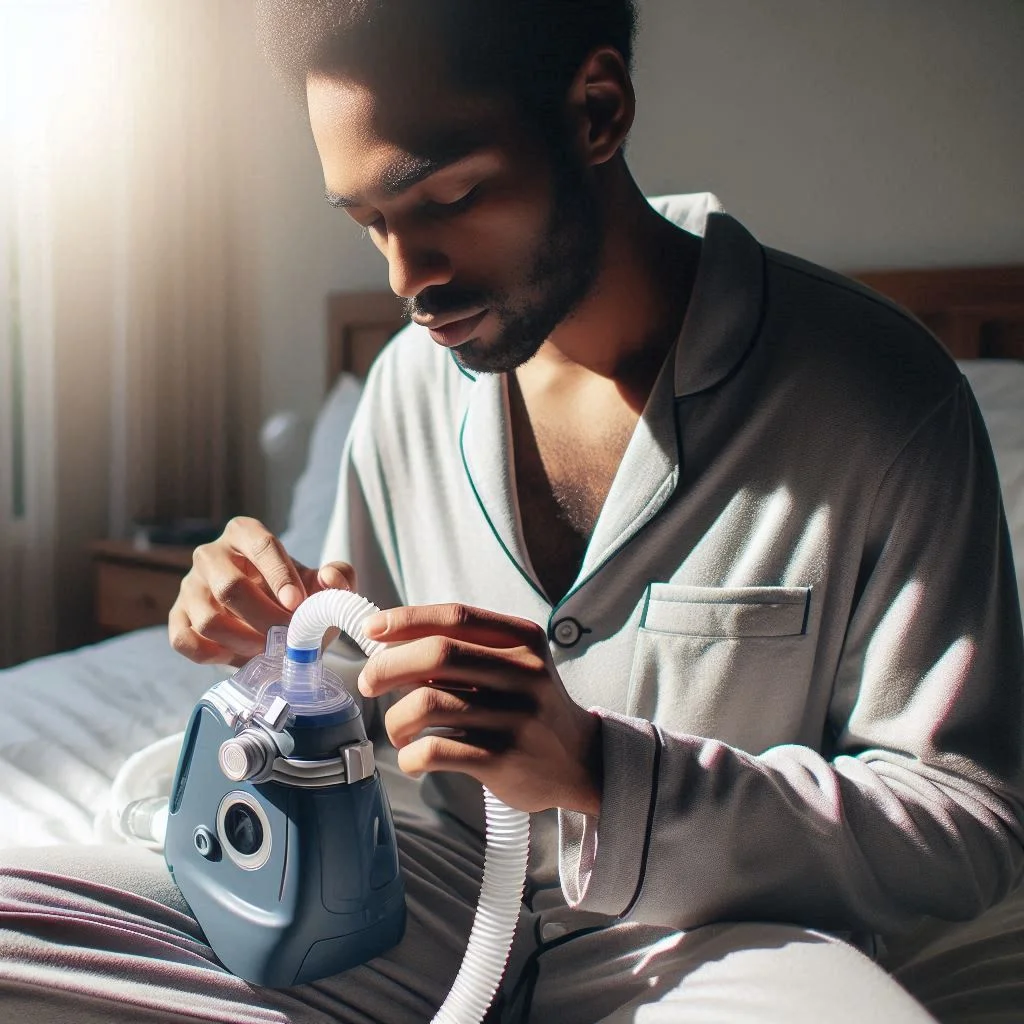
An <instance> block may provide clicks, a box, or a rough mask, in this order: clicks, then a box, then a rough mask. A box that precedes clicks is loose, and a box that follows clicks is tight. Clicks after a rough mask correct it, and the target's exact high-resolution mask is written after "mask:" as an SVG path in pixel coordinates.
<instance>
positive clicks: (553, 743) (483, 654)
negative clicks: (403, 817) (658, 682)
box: [359, 604, 601, 815]
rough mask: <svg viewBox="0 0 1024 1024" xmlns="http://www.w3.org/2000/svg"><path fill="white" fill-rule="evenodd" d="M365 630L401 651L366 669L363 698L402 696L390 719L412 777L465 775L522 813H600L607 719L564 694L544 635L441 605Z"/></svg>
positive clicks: (493, 615)
mask: <svg viewBox="0 0 1024 1024" xmlns="http://www.w3.org/2000/svg"><path fill="white" fill-rule="evenodd" d="M364 629H365V632H366V635H367V636H368V637H369V638H370V639H372V640H379V641H381V642H383V643H386V644H389V645H390V644H395V645H396V646H393V647H391V646H389V647H388V648H387V649H385V650H383V651H379V652H378V653H377V654H375V655H374V656H373V657H372V658H371V659H370V660H369V661H368V662H367V664H366V666H365V667H364V668H363V671H362V673H361V674H360V677H359V691H360V693H362V694H363V695H364V696H366V697H379V696H380V695H381V694H384V693H388V692H390V691H392V690H397V691H399V692H402V693H403V694H404V695H403V696H401V697H400V699H399V700H398V701H397V702H396V703H395V704H393V705H392V706H391V707H390V708H389V709H388V711H387V714H386V715H385V717H384V724H385V728H386V729H387V733H388V737H389V738H390V740H391V742H392V743H393V744H394V745H395V747H396V748H397V749H398V765H399V767H400V768H401V769H402V770H403V771H405V772H408V773H409V774H412V775H418V774H420V773H422V772H431V771H453V772H464V773H465V774H467V775H471V776H473V778H475V779H477V780H478V781H479V782H480V783H482V784H483V785H485V786H486V787H487V788H488V789H489V790H490V791H491V792H492V793H494V795H495V796H497V797H498V799H499V800H501V801H503V802H504V803H506V804H508V805H509V806H510V807H515V808H517V809H518V810H521V811H530V812H533V811H542V810H547V809H548V808H551V807H560V808H563V809H565V810H575V811H582V812H584V813H586V814H592V815H597V814H598V813H599V811H600V807H601V754H600V719H599V718H598V716H597V715H595V714H593V713H592V712H589V711H586V710H585V709H584V708H581V707H580V706H579V705H578V704H576V703H575V702H574V701H573V700H572V698H571V697H570V696H569V695H568V694H567V693H566V692H565V687H564V686H563V685H562V681H561V680H560V679H559V678H558V673H557V671H556V670H555V666H554V664H553V663H552V661H551V654H550V651H549V649H548V641H547V637H546V635H545V633H544V630H543V628H542V627H541V626H539V625H537V623H535V622H529V621H528V620H526V619H517V618H513V617H511V616H508V615H500V614H498V613H497V612H490V611H484V610H483V609H480V608H471V607H467V606H466V605H461V604H442V605H417V606H413V607H404V608H392V609H390V610H389V611H386V612H382V613H380V614H379V615H375V616H373V617H372V618H371V619H369V620H367V623H366V624H365V627H364ZM425 730H431V731H430V732H427V733H426V735H424V731H425Z"/></svg>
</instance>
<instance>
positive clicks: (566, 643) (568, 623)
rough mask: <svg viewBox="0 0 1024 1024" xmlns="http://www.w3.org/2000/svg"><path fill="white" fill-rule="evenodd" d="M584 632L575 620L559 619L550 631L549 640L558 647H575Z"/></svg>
mask: <svg viewBox="0 0 1024 1024" xmlns="http://www.w3.org/2000/svg"><path fill="white" fill-rule="evenodd" d="M585 632H587V631H586V630H585V629H584V628H583V627H582V626H581V625H580V624H579V623H578V622H577V621H576V620H575V619H569V618H566V619H559V620H558V621H557V622H556V623H555V625H554V627H553V628H552V630H551V639H552V640H554V641H555V643H556V644H558V646H559V647H575V646H576V644H578V643H579V640H580V637H581V636H583V634H584V633H585Z"/></svg>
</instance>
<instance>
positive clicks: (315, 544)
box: [281, 373, 363, 566]
mask: <svg viewBox="0 0 1024 1024" xmlns="http://www.w3.org/2000/svg"><path fill="white" fill-rule="evenodd" d="M362 393H363V384H362V381H361V380H360V379H359V378H358V377H353V376H352V375H351V374H349V373H343V374H342V375H341V376H340V377H339V378H338V380H337V383H336V384H335V385H334V387H332V388H331V390H330V393H329V394H328V395H327V398H326V399H325V400H324V404H323V406H322V407H321V409H320V412H319V413H318V415H317V418H316V423H315V424H314V425H313V433H312V436H311V437H310V441H309V451H308V454H307V456H306V468H305V469H304V470H303V471H302V476H300V477H299V479H298V482H297V483H296V484H295V490H294V492H293V493H292V504H291V509H290V510H289V512H288V527H287V529H286V530H285V531H284V532H283V533H282V534H281V542H282V543H283V544H284V547H285V550H286V551H287V552H288V554H290V555H291V556H292V557H293V558H297V559H298V560H299V561H300V562H302V563H303V565H309V566H314V565H319V564H320V550H321V548H322V547H323V543H324V537H325V536H326V535H327V526H328V524H329V523H330V519H331V512H332V511H333V510H334V499H335V495H336V494H337V491H338V470H339V468H340V466H341V450H342V448H343V447H344V445H345V438H346V437H348V431H349V428H350V427H351V426H352V417H353V416H354V415H355V411H356V406H357V405H358V404H359V398H360V396H361V395H362Z"/></svg>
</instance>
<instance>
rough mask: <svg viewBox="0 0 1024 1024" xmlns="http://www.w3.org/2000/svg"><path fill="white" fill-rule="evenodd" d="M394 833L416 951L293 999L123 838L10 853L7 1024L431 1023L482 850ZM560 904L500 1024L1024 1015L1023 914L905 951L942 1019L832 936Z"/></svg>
mask: <svg viewBox="0 0 1024 1024" xmlns="http://www.w3.org/2000/svg"><path fill="white" fill-rule="evenodd" d="M396 825H397V827H398V829H399V849H400V856H401V860H402V868H403V872H404V875H405V879H406V899H407V905H408V924H407V928H406V934H405V937H404V938H403V940H402V942H401V943H400V944H399V945H398V946H396V947H395V948H394V949H393V950H391V951H390V952H389V953H388V954H386V955H385V956H382V957H379V958H377V959H375V960H372V961H370V962H369V963H367V964H365V965H363V966H360V967H356V968H353V969H352V970H350V971H347V972H345V973H343V974H340V975H337V976H335V977H332V978H328V979H325V980H322V981H319V982H315V983H313V984H308V985H301V986H296V987H293V988H290V989H283V990H272V989H265V988H260V987H257V986H254V985H251V984H249V983H247V982H245V981H243V980H241V979H239V978H236V977H234V976H232V975H231V974H228V973H227V972H226V971H224V970H223V968H221V967H220V966H219V965H218V963H217V961H216V958H215V957H214V955H213V953H212V951H211V950H210V948H209V947H208V946H207V945H206V943H205V941H204V940H203V935H202V932H201V930H200V928H199V926H198V925H197V924H196V922H195V920H194V918H193V917H192V916H191V914H190V913H189V911H188V907H187V905H186V904H185V903H184V901H183V899H182V897H181V895H180V893H178V891H177V889H176V888H175V886H174V884H173V882H172V881H171V879H170V876H169V874H168V872H167V870H166V867H165V866H164V862H163V858H162V857H161V856H160V855H159V854H154V853H151V852H149V851H146V850H142V849H138V848H132V847H119V846H107V847H87V846H80V847H48V848H38V849H28V850H7V851H3V852H2V853H0V1020H2V1021H4V1022H6V1021H12V1022H13V1021H18V1022H21V1021H32V1022H35V1024H101V1022H102V1024H119V1022H125V1024H127V1022H131V1024H142V1022H148V1021H162V1022H164V1021H165V1022H170V1021H175V1022H178V1021H181V1022H184V1021H192V1022H194V1021H218V1022H231V1024H271V1022H272V1024H286V1022H288V1024H328V1022H330V1024H334V1022H343V1024H374V1022H380V1024H421V1022H425V1021H429V1020H431V1018H432V1017H433V1015H434V1013H435V1012H436V1010H437V1008H438V1006H439V1005H440V1004H441V1003H442V1002H443V1000H444V997H445V995H446V994H447V992H448V989H449V988H450V986H451V984H452V981H453V979H454V977H455V974H456V971H457V969H458V966H459V964H460V963H461V959H462V954H463V951H464V949H465V946H466V940H467V936H468V934H469V929H470V926H471V923H472V919H473V914H474V912H475V908H476V901H477V896H478V892H479V880H480V873H481V870H482V850H481V848H480V845H479V843H473V842H467V841H466V836H464V835H457V834H454V833H453V830H452V829H451V828H450V827H448V828H440V827H438V821H437V820H436V819H431V818H430V817H429V816H427V815H402V814H400V813H398V812H396ZM468 834H469V833H468V832H467V835H468ZM550 896H551V900H550V902H551V905H550V906H549V907H547V908H546V909H544V908H539V905H540V904H542V903H543V899H542V898H538V899H536V900H534V901H533V902H532V903H531V909H527V908H526V907H524V908H523V911H522V914H521V917H520V921H519V928H518V932H517V936H516V942H515V946H514V949H513V955H512V960H511V963H510V966H509V970H508V971H507V973H506V980H505V984H504V987H503V991H502V993H501V995H500V997H499V999H498V1001H497V1003H496V1005H495V1006H494V1007H493V1008H492V1011H491V1013H490V1014H489V1015H488V1018H487V1020H488V1024H492V1022H500V1024H520V1022H524V1021H531V1022H540V1024H546V1022H555V1024H596V1022H604V1024H625V1022H633V1021H635V1022H637V1024H663V1022H676V1021H686V1022H709V1024H710V1022H714V1024H722V1022H734V1021H735V1022H750V1024H773V1022H778V1024H803V1022H807V1024H811V1022H813V1024H819V1022H822V1021H829V1022H832V1024H837V1022H838V1024H842V1022H850V1024H864V1022H865V1021H880V1022H885V1024H902V1022H907V1024H911V1022H926V1021H933V1020H935V1019H936V1017H937V1018H938V1019H940V1020H942V1021H944V1022H954V1021H955V1022H966V1021H971V1022H973V1024H976V1022H982V1021H984V1022H989V1024H995V1022H1009V1021H1020V1020H1024V942H1022V937H1024V911H1022V910H1021V908H1017V909H1016V910H1014V911H1012V913H1013V914H1014V915H1016V916H1013V917H1012V919H1010V918H1008V920H1007V921H1006V922H1003V924H1004V925H1005V926H1006V927H1004V928H1003V931H1004V932H1008V933H1009V932H1013V931H1014V929H1016V932H1015V933H1014V935H1013V936H1011V941H1010V942H1009V943H1007V942H1006V941H1004V940H1002V939H993V938H992V937H991V936H990V935H988V934H987V933H979V934H978V935H977V936H975V937H974V938H973V939H971V938H970V937H968V940H966V944H965V941H959V942H954V943H953V945H952V946H951V945H949V940H948V937H947V938H946V939H945V940H943V941H938V943H937V945H936V942H929V941H927V940H924V941H918V942H917V943H916V945H915V944H913V943H911V944H910V945H908V947H907V948H906V949H904V950H902V951H901V952H900V954H899V955H900V957H901V959H902V963H903V965H904V966H903V968H902V970H901V972H897V977H900V976H901V975H903V976H905V979H906V984H907V986H908V987H909V988H910V989H911V990H912V991H914V992H915V994H916V995H917V996H918V998H919V999H923V1000H924V1002H925V1004H927V1005H928V1006H929V1007H930V1011H931V1012H929V1011H927V1010H925V1009H924V1007H923V1006H922V1004H921V1003H920V1002H918V1001H917V1000H915V999H914V998H912V997H911V996H910V995H909V994H908V993H907V991H906V990H905V988H904V987H902V986H901V985H900V984H898V983H897V981H896V980H893V977H892V976H890V974H889V973H887V972H886V971H884V970H883V969H882V968H881V967H880V966H878V965H877V964H876V963H874V962H872V961H871V960H870V959H868V958H867V957H866V956H864V955H863V954H862V953H860V952H858V951H857V950H855V949H854V948H853V947H851V946H849V945H847V944H845V943H843V942H841V941H840V940H839V939H836V938H835V937H832V936H830V935H827V934H823V933H819V932H815V931H811V930H807V929H803V928H798V927H793V926H787V925H780V924H768V923H735V924H714V925H708V926H706V927H703V928H697V929H694V930H692V931H689V932H686V933H681V932H672V931H668V930H666V929H664V928H655V927H651V926H647V925H643V924H637V923H628V922H610V921H609V920H608V919H607V918H600V917H597V916H596V915H588V914H584V913H580V912H576V911H572V910H569V909H568V908H566V907H565V906H564V904H562V903H561V900H560V897H557V894H556V893H554V892H552V893H551V894H550ZM540 897H543V893H542V894H540ZM965 927H970V926H965ZM1014 939H1015V941H1013V940H1014ZM944 942H945V944H944ZM972 943H973V945H972ZM933 947H934V948H933ZM965 950H966V953H965ZM972 950H973V952H972ZM971 965H973V966H971ZM1000 965H1001V970H997V977H995V979H994V978H993V974H992V971H993V968H997V969H998V968H999V967H1000ZM932 1014H935V1015H936V1016H934V1017H933V1016H932Z"/></svg>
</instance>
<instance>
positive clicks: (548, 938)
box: [540, 921, 569, 942]
mask: <svg viewBox="0 0 1024 1024" xmlns="http://www.w3.org/2000/svg"><path fill="white" fill-rule="evenodd" d="M568 934H569V928H568V926H567V925H564V924H562V922H561V921H547V922H545V923H544V924H543V925H542V926H541V929H540V937H541V941H542V942H554V941H555V939H560V938H561V937H562V936H563V935H568Z"/></svg>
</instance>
